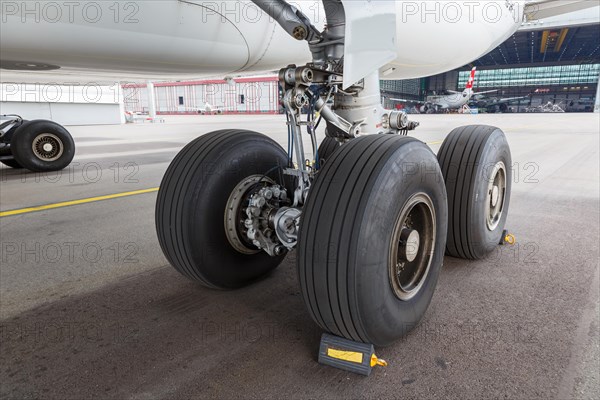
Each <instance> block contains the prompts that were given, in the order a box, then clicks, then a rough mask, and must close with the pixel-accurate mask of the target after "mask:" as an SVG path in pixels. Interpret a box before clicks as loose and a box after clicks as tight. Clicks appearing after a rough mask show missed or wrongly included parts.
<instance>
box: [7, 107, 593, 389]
mask: <svg viewBox="0 0 600 400" xmlns="http://www.w3.org/2000/svg"><path fill="white" fill-rule="evenodd" d="M413 118H415V119H417V120H419V121H420V122H421V127H420V128H419V129H418V130H417V131H416V132H415V133H414V134H413V135H414V136H416V137H417V138H420V139H421V140H423V141H425V142H427V143H428V144H430V146H431V147H432V149H434V151H437V150H438V149H439V147H440V145H441V141H442V140H443V139H444V137H445V136H446V135H447V134H448V133H449V132H450V130H451V129H452V128H454V127H458V126H461V125H468V124H490V125H496V126H499V127H501V128H503V129H504V130H505V132H506V134H507V137H508V141H509V143H510V145H511V148H512V155H513V162H514V165H513V169H514V171H515V176H514V179H515V182H514V186H513V195H512V203H511V205H510V214H509V218H508V224H507V228H508V229H509V230H510V231H511V232H512V233H513V234H514V235H515V236H516V238H517V244H516V245H515V246H512V247H511V246H503V247H499V248H498V250H497V251H496V252H495V253H494V254H492V255H491V256H490V257H489V259H487V260H482V261H464V260H459V259H454V258H450V257H446V258H445V261H444V267H443V270H442V273H441V276H440V280H439V283H438V287H437V290H436V293H435V295H434V298H433V301H432V303H431V306H430V308H429V309H428V311H427V313H426V315H425V318H424V319H423V321H422V323H421V325H419V326H418V327H417V328H416V329H415V330H414V331H413V332H412V333H410V334H409V335H408V336H407V337H405V338H404V339H402V340H400V341H399V342H397V343H396V344H394V345H393V346H391V347H387V348H381V349H377V353H378V355H379V356H380V357H381V358H384V359H386V360H387V361H388V363H389V366H388V367H386V368H379V369H377V370H375V371H374V372H373V374H372V375H371V377H369V378H366V377H362V376H357V375H353V374H350V373H347V372H344V371H340V370H336V369H333V368H330V367H325V366H321V365H319V364H318V363H317V362H316V358H317V352H318V346H319V338H320V335H321V333H322V332H321V331H320V330H319V328H318V327H317V326H316V325H315V324H314V323H313V322H312V320H311V319H310V317H309V315H308V313H307V311H306V310H305V307H304V303H303V300H302V297H301V293H300V289H299V284H298V280H297V276H296V266H295V253H291V254H290V255H289V256H288V258H287V259H286V260H285V261H284V263H283V264H282V265H281V266H280V267H279V268H278V269H277V270H276V271H275V272H274V273H272V274H271V275H270V276H269V277H267V278H266V279H265V280H263V281H261V282H258V283H256V284H254V285H252V286H250V287H247V288H245V289H241V290H238V291H232V292H225V291H214V290H209V289H205V288H203V287H201V286H199V285H198V284H196V283H194V282H190V281H188V280H186V279H185V278H184V277H182V276H180V275H179V274H178V273H177V272H176V271H175V270H174V269H173V268H172V267H171V266H169V265H168V263H167V261H166V259H165V258H164V256H163V255H162V252H161V250H160V248H159V245H158V241H157V238H156V233H155V228H154V204H155V200H156V188H157V187H158V186H159V184H160V180H161V178H162V175H163V173H164V171H165V170H166V168H167V166H168V164H169V162H170V161H171V160H172V159H173V157H174V156H175V154H176V153H177V151H178V150H179V149H181V148H182V147H183V146H184V145H185V144H186V143H188V142H189V141H190V140H192V139H193V138H195V137H197V136H199V135H201V134H204V133H207V132H210V131H213V130H217V129H225V128H236V127H237V128H244V129H252V130H256V131H261V132H264V133H266V134H268V135H271V136H272V137H274V138H275V139H276V140H278V141H279V142H280V143H282V144H285V139H286V128H285V123H284V118H282V117H281V116H193V117H167V118H166V122H165V123H162V124H135V125H123V126H72V127H68V129H69V130H70V131H71V133H72V134H73V136H74V138H75V141H76V144H77V156H76V158H75V160H74V163H73V164H72V165H71V166H70V167H69V168H67V169H66V170H65V171H63V172H62V173H58V174H57V173H48V174H34V173H25V172H22V171H17V170H11V169H8V168H5V167H3V166H2V167H0V212H6V211H10V210H21V209H24V208H28V207H32V206H44V205H45V206H47V205H50V207H49V208H47V209H44V210H42V211H35V212H24V213H22V214H18V215H8V216H3V217H0V236H1V238H0V261H1V268H0V290H1V291H0V321H1V322H0V329H1V330H0V340H1V342H0V397H1V398H3V399H28V398H32V399H33V398H48V399H51V398H52V399H57V398H61V399H82V398H101V399H151V398H152V399H154V398H190V397H194V398H224V399H230V398H244V399H246V398H260V399H262V398H288V399H291V398H343V399H347V398H403V399H410V398H444V399H445V398H457V399H467V398H473V399H475V398H477V399H479V398H513V399H552V398H554V399H567V398H569V399H570V398H577V399H597V398H600V379H599V373H600V361H599V358H600V349H599V340H600V336H599V312H600V310H599V297H600V296H599V287H600V284H599V273H598V271H599V233H600V232H599V231H600V203H599V201H600V186H599V185H600V183H599V182H600V173H599V159H600V158H599V148H600V116H599V115H598V114H595V115H594V114H577V115H576V114H552V115H550V114H535V115H532V114H522V115H480V116H475V115H450V116H446V115H426V116H413ZM308 144H309V142H308V141H307V146H308ZM147 189H149V190H147ZM139 191H142V192H139ZM131 192H133V193H131ZM122 193H127V194H129V195H127V196H125V197H114V196H110V195H116V194H122ZM107 195H109V197H108V198H105V199H103V200H102V199H95V200H98V201H93V202H85V201H84V202H77V201H76V200H82V199H90V198H92V199H94V198H96V197H98V196H107ZM68 201H76V202H75V203H74V204H71V205H70V206H66V207H62V205H64V204H58V206H56V204H57V203H62V202H68ZM59 206H60V207H59ZM53 207H57V208H53ZM25 211H27V210H25ZM29 211H32V210H29ZM0 215H1V214H0Z"/></svg>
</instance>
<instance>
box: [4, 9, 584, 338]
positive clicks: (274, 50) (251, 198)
mask: <svg viewBox="0 0 600 400" xmlns="http://www.w3.org/2000/svg"><path fill="white" fill-rule="evenodd" d="M83 3H85V5H89V6H90V7H92V4H94V5H93V7H101V6H102V5H101V4H100V3H97V2H83ZM228 3H230V2H222V3H221V5H219V4H218V3H215V2H208V1H177V0H170V1H161V2H142V3H140V4H139V5H138V6H137V7H139V8H138V9H137V10H136V9H134V10H133V11H134V18H136V24H135V29H132V28H131V25H126V24H119V23H115V22H114V18H109V19H102V20H98V21H94V22H93V23H89V21H77V23H73V21H67V20H64V21H58V23H57V21H52V22H51V23H46V22H47V21H43V22H42V23H38V24H29V25H28V24H27V23H26V21H27V19H28V18H30V16H28V15H29V14H26V15H21V14H22V13H23V11H22V10H20V9H18V7H19V6H18V4H16V3H15V5H13V8H12V9H11V10H10V12H5V17H6V20H7V22H6V23H5V24H4V27H3V29H4V30H3V35H2V38H0V44H2V45H1V46H0V54H1V56H2V59H3V64H2V67H3V68H4V69H7V70H11V71H13V72H14V73H15V74H17V76H20V77H21V79H29V78H27V76H24V75H18V73H19V71H21V72H23V71H29V72H31V71H34V72H35V71H38V72H43V73H44V74H43V76H44V77H45V78H46V79H50V78H49V77H52V79H56V78H55V77H61V78H59V79H62V80H63V81H65V80H68V79H69V77H70V75H69V72H71V73H73V72H81V71H82V70H83V71H88V70H95V71H98V76H97V77H96V79H97V80H100V79H108V80H110V79H114V77H115V75H118V76H119V78H120V79H125V80H135V79H144V77H145V78H146V79H168V78H173V77H177V78H178V79H182V78H183V77H184V76H185V75H188V76H189V75H191V76H194V77H198V76H199V75H201V76H214V75H217V74H218V75H220V76H233V77H235V76H237V75H240V74H248V73H252V72H263V71H269V70H274V69H278V68H281V67H283V68H281V69H280V75H279V78H280V84H281V87H282V89H283V95H282V102H283V104H284V108H285V113H286V116H287V118H288V124H287V129H288V137H289V143H288V149H287V151H286V150H284V149H283V148H281V147H280V146H279V145H278V144H276V143H275V142H274V141H273V140H271V139H270V138H268V137H267V136H265V135H262V134H260V133H256V132H249V131H244V130H234V129H225V130H221V131H217V132H212V133H208V134H205V135H203V136H201V137H199V138H198V139H196V140H195V141H193V142H192V143H190V144H189V145H188V146H186V147H185V148H184V149H183V150H182V151H181V152H180V153H179V154H178V155H177V156H176V158H175V159H174V160H173V162H172V164H171V165H170V167H169V168H168V170H167V172H166V174H165V176H164V178H163V181H162V184H161V189H160V191H159V194H158V200H157V205H156V229H157V235H158V239H159V242H160V245H161V247H162V250H163V252H164V254H165V256H166V257H167V258H168V260H169V261H170V262H171V264H172V265H173V266H174V267H175V268H176V269H177V270H178V271H179V272H181V273H182V274H183V275H185V276H187V277H189V278H190V279H193V280H196V281H198V282H200V283H202V284H204V285H206V286H209V287H213V288H222V289H233V288H237V287H240V286H243V285H246V284H249V283H251V282H255V281H256V280H258V279H260V278H261V277H263V276H265V275H266V274H267V273H269V272H270V271H272V270H273V269H274V268H275V267H277V265H279V264H280V262H281V261H282V260H283V258H284V257H285V255H286V253H288V252H289V251H292V250H294V249H295V250H296V251H297V253H298V254H297V259H298V265H297V267H298V278H299V283H300V286H301V288H302V294H303V297H304V300H305V303H306V305H307V309H308V312H309V314H310V315H311V316H312V317H313V319H314V320H315V322H316V323H317V324H318V325H319V326H321V327H322V328H323V329H325V330H327V331H329V332H332V333H334V334H336V335H338V336H343V337H346V338H349V339H353V340H357V341H364V342H370V343H373V344H377V345H387V344H390V343H392V342H393V341H394V340H396V339H398V338H399V337H400V336H402V335H403V334H405V333H406V332H408V331H409V330H410V329H412V328H414V327H415V326H416V324H417V323H418V321H419V320H420V319H421V318H422V316H423V315H424V313H425V311H426V309H427V307H428V305H429V302H430V300H431V298H432V295H433V292H434V290H435V286H436V281H437V277H438V274H439V272H440V269H441V266H442V261H443V256H444V254H445V253H448V254H450V255H453V256H457V257H463V258H467V259H474V258H482V257H484V256H485V255H486V254H487V253H488V252H489V251H490V250H491V249H492V248H493V247H494V246H496V245H497V244H498V242H499V239H500V237H501V235H502V233H503V227H504V224H505V221H506V216H507V213H508V207H509V201H510V192H511V170H510V168H511V160H510V151H509V149H508V144H507V142H506V138H505V137H504V134H503V133H502V131H500V130H499V129H497V128H494V127H486V126H470V127H464V128H459V129H457V130H455V131H453V132H452V133H451V134H450V135H449V136H448V138H447V139H446V141H445V142H444V144H443V146H442V149H441V151H440V153H439V155H438V156H437V157H436V155H435V154H434V153H433V152H432V151H431V150H430V149H429V148H428V147H427V146H426V145H425V144H424V143H422V142H420V141H418V140H416V139H414V138H410V137H406V136H404V135H401V134H400V133H402V132H404V131H405V130H406V129H407V128H408V127H409V121H408V120H407V116H406V114H404V113H402V112H400V111H397V110H385V109H384V108H383V106H382V104H381V96H380V87H379V78H380V76H385V78H386V79H405V78H414V77H421V76H429V75H434V74H437V73H441V72H445V71H448V70H451V69H453V68H457V67H460V66H462V65H465V64H466V63H468V62H471V61H472V60H474V59H477V58H478V57H480V56H481V55H483V54H485V53H487V52H488V51H489V50H491V49H493V48H494V47H496V46H497V45H498V44H500V43H501V42H503V41H504V40H505V39H506V38H508V37H510V35H512V34H513V33H514V32H515V31H516V30H517V29H518V27H519V26H520V25H521V23H522V22H523V18H524V14H525V6H526V5H527V3H528V2H525V1H506V0H502V1H489V2H485V4H479V3H477V4H479V6H481V8H477V7H476V4H474V3H475V2H467V1H464V2H463V1H459V2H411V1H376V0H374V1H362V0H350V1H347V0H323V1H320V2H316V3H315V2H312V1H311V2H304V1H301V2H298V3H295V5H294V6H293V5H291V3H288V2H286V1H285V0H275V1H272V0H270V1H269V0H253V1H248V0H242V1H236V2H231V3H233V6H232V5H231V4H228ZM531 3H535V4H536V5H537V6H539V5H540V4H544V3H550V4H551V3H553V2H552V1H549V0H548V1H546V0H535V1H533V2H531ZM585 3H586V2H585V1H581V2H578V1H575V2H570V4H569V7H571V6H575V5H579V6H582V7H587V5H586V4H585ZM111 4H112V2H111ZM116 4H117V5H122V6H127V4H131V3H129V2H128V3H125V2H122V3H119V2H117V3H116ZM432 4H433V7H434V8H436V7H437V8H436V10H438V11H434V13H439V14H440V16H442V14H443V12H444V7H455V8H454V10H455V11H456V10H458V11H459V12H460V13H459V14H460V17H459V18H458V19H457V18H456V14H452V15H454V17H453V18H436V17H435V15H433V16H431V15H430V18H426V15H427V14H426V11H427V10H424V9H420V7H425V6H426V5H427V7H429V8H428V9H431V7H432ZM448 4H450V5H448ZM236 6H237V8H236ZM111 7H113V9H111V11H114V5H111ZM221 7H227V8H221ZM231 7H233V8H234V9H235V10H234V11H233V15H231V9H232V8H231ZM490 7H493V8H494V10H492V11H495V14H491V15H494V17H493V18H490V17H489V16H490V14H489V13H488V12H486V11H490ZM563 9H564V7H562V6H561V12H564V11H563ZM129 11H131V10H129ZM446 11H448V10H446ZM136 13H137V14H136ZM110 15H111V16H114V14H110ZM323 16H324V17H325V18H323ZM130 17H131V15H130ZM65 18H66V17H65ZM23 21H25V22H23ZM199 21H201V22H199ZM32 26H34V27H35V28H36V29H44V35H37V34H36V30H32V29H31V27H32ZM100 29H102V32H103V40H98V38H97V35H98V31H99V30H100ZM67 33H68V34H67ZM289 36H291V37H292V38H290V37H289ZM403 37H414V38H416V39H415V40H410V41H400V40H398V39H399V38H403ZM88 43H94V44H95V47H94V49H93V51H91V50H90V49H89V44H88ZM49 49H51V50H49ZM140 60H143V61H140ZM330 101H332V102H333V105H332V106H329V102H330ZM303 108H307V109H308V110H309V112H308V114H307V117H306V119H304V117H303V114H302V113H301V110H302V109H303ZM317 112H318V113H319V115H320V117H319V119H318V120H316V118H315V116H316V114H317ZM321 121H322V122H323V123H325V124H326V125H327V136H328V137H329V138H331V139H333V140H336V141H337V142H338V143H339V144H341V147H340V148H339V149H337V150H335V151H333V153H331V154H328V155H327V156H328V157H327V160H326V162H325V163H324V165H323V166H322V165H321V162H320V161H321V160H320V157H319V155H318V150H317V138H316V134H315V126H316V125H317V124H319V122H321ZM282 128H283V127H282ZM304 131H306V133H304ZM305 134H308V135H309V136H310V137H311V139H312V143H313V148H314V150H315V151H314V153H315V157H314V159H309V160H308V161H307V157H306V153H305V151H304V149H303V144H302V143H303V142H302V140H301V138H302V135H305Z"/></svg>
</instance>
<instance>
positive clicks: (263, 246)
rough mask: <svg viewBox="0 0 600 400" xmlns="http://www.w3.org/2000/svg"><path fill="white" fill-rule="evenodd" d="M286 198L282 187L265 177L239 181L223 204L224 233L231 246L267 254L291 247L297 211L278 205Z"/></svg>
mask: <svg viewBox="0 0 600 400" xmlns="http://www.w3.org/2000/svg"><path fill="white" fill-rule="evenodd" d="M287 201H288V197H287V192H286V191H285V189H283V188H282V187H280V186H279V185H277V184H276V183H275V182H274V181H273V180H272V179H270V178H268V177H266V176H263V175H253V176H250V177H248V178H246V179H244V180H243V181H241V182H240V183H239V184H238V185H237V186H236V187H235V188H234V189H233V191H232V193H231V195H230V197H229V200H228V201H227V205H226V207H225V233H226V236H227V239H228V240H229V243H230V244H231V246H233V248H234V249H236V250H237V251H239V252H240V253H242V254H256V253H258V252H260V251H261V250H264V251H265V252H266V253H268V254H269V255H271V256H274V255H280V254H283V253H284V252H285V251H286V247H287V248H292V247H293V246H295V244H296V242H297V223H296V221H297V219H298V218H299V214H300V211H299V210H297V209H294V208H287V207H282V206H283V204H285V203H286V202H287ZM281 243H283V245H282V244H281Z"/></svg>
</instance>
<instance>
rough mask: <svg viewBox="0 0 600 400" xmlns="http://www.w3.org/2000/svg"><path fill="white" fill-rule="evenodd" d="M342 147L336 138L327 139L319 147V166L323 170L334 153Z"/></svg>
mask: <svg viewBox="0 0 600 400" xmlns="http://www.w3.org/2000/svg"><path fill="white" fill-rule="evenodd" d="M340 147H342V145H341V144H340V142H338V141H337V140H335V139H334V138H330V137H325V139H324V140H323V141H322V142H321V144H320V145H319V150H318V151H319V165H320V166H321V168H322V167H323V166H324V165H325V164H326V163H327V160H329V159H330V158H331V156H332V155H333V153H335V151H336V150H338V149H339V148H340Z"/></svg>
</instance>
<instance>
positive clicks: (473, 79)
mask: <svg viewBox="0 0 600 400" xmlns="http://www.w3.org/2000/svg"><path fill="white" fill-rule="evenodd" d="M475 72H477V67H473V69H472V70H471V77H470V78H469V81H468V82H467V86H466V87H465V89H473V84H474V83H475Z"/></svg>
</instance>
